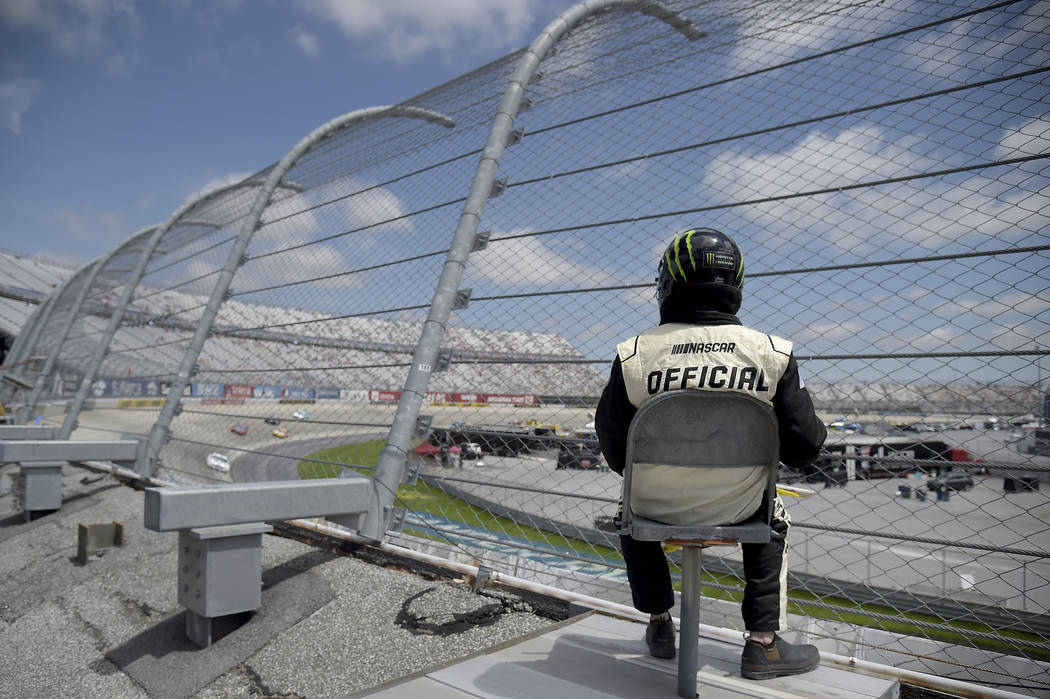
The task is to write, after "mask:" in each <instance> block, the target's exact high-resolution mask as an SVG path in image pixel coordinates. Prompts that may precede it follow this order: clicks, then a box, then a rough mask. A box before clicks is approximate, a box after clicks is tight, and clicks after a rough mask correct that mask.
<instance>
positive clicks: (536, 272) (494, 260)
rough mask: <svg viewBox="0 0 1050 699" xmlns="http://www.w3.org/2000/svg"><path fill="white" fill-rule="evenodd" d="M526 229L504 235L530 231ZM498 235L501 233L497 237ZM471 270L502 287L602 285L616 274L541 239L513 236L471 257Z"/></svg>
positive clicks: (492, 243)
mask: <svg viewBox="0 0 1050 699" xmlns="http://www.w3.org/2000/svg"><path fill="white" fill-rule="evenodd" d="M528 232H529V231H527V230H524V229H518V230H513V231H505V232H504V233H502V234H501V235H507V234H509V235H516V234H521V233H528ZM493 237H497V236H495V235H494V236H493ZM468 271H469V272H470V273H471V274H472V275H478V276H481V277H483V278H485V279H488V280H489V281H492V282H495V283H496V284H499V285H502V286H539V285H546V284H566V283H571V284H573V285H575V286H598V285H601V284H608V283H609V282H611V281H613V280H614V278H615V275H614V274H613V273H611V272H609V271H608V270H605V269H602V268H600V267H589V266H587V265H582V264H579V263H578V262H574V261H573V260H570V259H569V258H568V257H566V256H565V255H564V254H562V253H561V252H559V251H557V250H555V249H554V248H552V247H551V246H549V245H547V244H546V243H545V242H544V241H542V240H541V239H539V238H512V239H510V240H498V241H494V242H491V243H489V245H488V247H486V248H485V249H484V250H481V251H480V252H476V253H474V254H473V255H471V257H470V265H469V267H468Z"/></svg>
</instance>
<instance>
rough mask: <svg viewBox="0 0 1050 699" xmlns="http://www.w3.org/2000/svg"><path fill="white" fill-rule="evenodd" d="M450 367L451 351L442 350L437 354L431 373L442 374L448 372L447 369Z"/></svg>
mask: <svg viewBox="0 0 1050 699" xmlns="http://www.w3.org/2000/svg"><path fill="white" fill-rule="evenodd" d="M451 366H452V350H450V349H443V350H441V352H439V353H438V359H437V364H435V365H434V372H433V373H435V374H437V373H439V372H442V371H448V370H449V368H451Z"/></svg>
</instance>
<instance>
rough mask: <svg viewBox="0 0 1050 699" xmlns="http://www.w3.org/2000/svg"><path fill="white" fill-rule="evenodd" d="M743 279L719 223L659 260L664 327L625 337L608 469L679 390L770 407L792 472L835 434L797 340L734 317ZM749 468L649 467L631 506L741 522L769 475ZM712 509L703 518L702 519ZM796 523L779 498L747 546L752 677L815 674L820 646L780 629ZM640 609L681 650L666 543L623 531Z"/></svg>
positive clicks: (607, 400) (745, 611) (605, 396)
mask: <svg viewBox="0 0 1050 699" xmlns="http://www.w3.org/2000/svg"><path fill="white" fill-rule="evenodd" d="M743 283H744V260H743V256H742V255H741V253H740V249H739V248H738V247H737V245H736V243H735V242H733V240H732V239H731V238H730V237H729V236H728V235H726V234H724V233H721V232H719V231H716V230H713V229H710V228H694V229H691V230H688V231H685V232H683V233H679V234H678V235H676V236H675V237H674V240H672V241H671V243H670V244H669V245H668V246H667V249H666V251H665V252H664V254H663V257H662V258H661V260H660V263H659V276H658V278H657V299H658V303H659V309H660V324H659V325H658V326H657V327H655V328H653V329H651V330H649V331H647V332H644V333H642V334H641V335H638V336H637V337H632V338H630V339H628V340H626V341H624V342H621V343H620V344H619V345H618V346H617V348H616V350H617V353H616V358H615V359H614V360H613V365H612V371H611V373H610V376H609V382H608V384H607V385H606V387H605V390H604V391H603V393H602V397H601V400H600V401H599V403H598V408H597V412H596V415H595V428H596V430H597V432H598V439H599V442H600V445H601V450H602V453H603V455H604V456H605V459H606V462H607V463H608V464H609V466H610V468H611V469H612V470H614V471H616V472H617V473H619V474H621V475H622V474H623V469H624V464H625V459H626V443H627V429H628V427H629V426H630V423H631V418H632V417H634V414H635V413H636V412H637V410H638V408H639V407H641V406H642V404H643V403H645V401H647V400H648V399H649V398H650V397H652V396H654V395H657V394H659V393H663V392H664V391H672V390H676V389H683V388H685V389H697V390H703V391H736V392H740V393H745V394H747V395H749V396H752V397H754V398H757V399H759V400H761V401H764V402H766V403H767V404H769V405H771V406H772V407H773V410H774V412H775V413H776V416H777V421H778V425H779V437H780V460H781V461H782V462H783V463H785V464H788V465H790V466H799V465H803V464H806V463H809V462H811V461H812V460H813V459H815V458H816V456H817V454H818V453H819V450H820V446H821V445H822V444H823V443H824V439H825V438H826V437H827V431H826V430H825V428H824V425H823V423H822V422H821V421H820V420H819V419H818V418H817V416H816V414H815V412H814V410H813V403H812V401H811V400H810V397H809V393H808V392H807V391H806V387H805V383H803V381H802V378H801V377H800V376H799V370H798V365H797V364H796V362H795V358H794V355H793V354H792V344H791V342H789V341H788V340H785V339H783V338H780V337H776V336H774V335H768V334H766V333H764V332H760V331H758V330H753V329H751V328H747V327H744V326H743V325H741V323H740V321H739V320H738V319H737V317H736V313H737V311H738V310H739V309H740V303H741V299H742V296H741V289H742V287H743ZM741 472H742V469H719V468H706V469H703V468H700V469H689V479H688V481H687V480H686V479H683V477H682V473H683V469H676V468H673V467H670V466H666V467H660V466H659V465H656V466H655V467H653V468H647V469H646V472H645V474H646V475H645V477H644V478H635V480H634V481H633V482H632V493H631V494H632V498H631V501H632V506H633V508H634V511H635V512H637V513H638V514H639V515H642V516H645V517H648V518H650V519H654V520H658V521H662V522H667V523H670V524H683V523H698V524H735V523H738V522H741V521H745V520H747V519H749V518H751V517H752V516H761V513H763V512H764V511H765V509H766V508H765V507H764V506H763V497H764V496H765V474H764V473H763V469H762V468H761V467H758V468H755V469H754V470H753V471H751V472H750V473H747V472H746V471H744V473H746V475H744V476H740V473H741ZM699 511H703V513H704V515H705V516H704V517H702V518H700V517H698V516H697V514H696V513H697V512H699ZM788 527H789V519H788V516H787V513H786V512H785V510H784V506H783V503H782V502H781V501H780V497H779V496H777V499H776V502H775V504H774V509H773V526H772V529H773V532H772V538H771V540H770V542H769V543H768V544H742V549H743V560H744V572H745V577H746V586H745V588H744V599H743V601H742V603H741V614H742V616H743V619H744V626H745V628H746V629H747V630H748V637H747V641H746V642H745V644H744V650H743V653H742V656H741V662H740V670H741V674H742V675H743V676H744V677H747V678H750V679H766V678H770V677H777V676H781V675H793V674H799V673H803V672H808V671H810V670H812V669H814V668H815V667H816V666H817V665H818V664H819V663H820V655H819V653H818V651H817V649H816V647H814V646H812V645H795V644H791V643H788V642H787V641H785V640H784V639H783V638H781V637H780V636H778V635H777V634H776V631H778V630H782V629H783V628H784V626H785V624H786V618H787V613H786V601H787V598H786V592H787V591H786V574H785V570H786V569H785V554H786V542H787V532H788ZM620 540H621V546H622V549H623V556H624V560H625V562H626V564H627V577H628V580H629V581H630V585H631V595H632V598H633V601H634V606H635V607H636V608H637V609H638V610H639V611H642V612H646V613H648V614H649V615H650V623H649V626H648V627H647V629H646V634H645V639H646V643H647V644H648V646H649V652H650V654H652V655H653V656H655V657H658V658H672V657H674V655H675V629H674V624H673V622H672V621H671V615H670V611H669V610H670V609H671V607H673V606H674V593H673V591H672V588H671V576H670V572H669V570H668V567H667V558H666V556H665V555H664V552H663V547H662V544H661V542H659V541H636V540H634V539H632V538H630V537H629V536H621V537H620Z"/></svg>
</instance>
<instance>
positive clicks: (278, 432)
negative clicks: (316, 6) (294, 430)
mask: <svg viewBox="0 0 1050 699" xmlns="http://www.w3.org/2000/svg"><path fill="white" fill-rule="evenodd" d="M270 434H272V435H273V436H274V437H277V439H284V438H285V437H287V436H288V430H287V429H285V428H284V427H274V428H273V432H271V433H270Z"/></svg>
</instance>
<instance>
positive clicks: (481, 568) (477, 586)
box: [470, 563, 495, 594]
mask: <svg viewBox="0 0 1050 699" xmlns="http://www.w3.org/2000/svg"><path fill="white" fill-rule="evenodd" d="M494 572H495V571H494V570H492V568H489V567H488V566H485V565H482V564H480V563H479V564H478V574H477V575H475V576H474V581H473V582H472V583H471V585H470V591H471V592H473V593H474V594H478V593H479V592H481V591H482V590H483V589H485V586H486V585H488V582H489V580H491V579H492V574H493V573H494Z"/></svg>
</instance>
